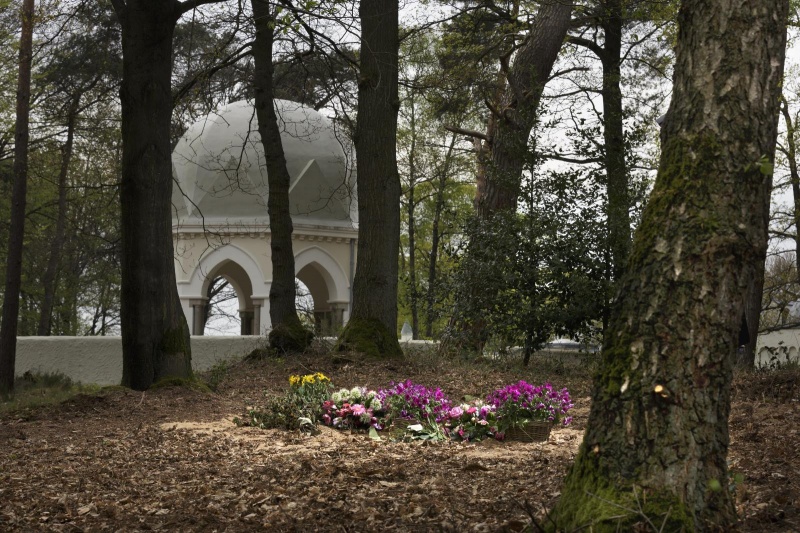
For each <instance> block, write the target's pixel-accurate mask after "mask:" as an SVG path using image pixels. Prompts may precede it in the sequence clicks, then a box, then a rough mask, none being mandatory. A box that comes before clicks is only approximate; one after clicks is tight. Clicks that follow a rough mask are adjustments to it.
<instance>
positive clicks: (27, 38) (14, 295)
mask: <svg viewBox="0 0 800 533" xmlns="http://www.w3.org/2000/svg"><path fill="white" fill-rule="evenodd" d="M20 16H21V18H22V34H21V36H20V43H19V77H18V78H17V117H16V122H15V125H14V186H13V188H12V192H11V225H10V228H9V236H8V255H7V257H6V283H5V291H4V292H3V317H2V323H0V397H7V396H10V395H11V394H12V393H13V392H14V367H15V364H16V358H17V322H18V319H19V293H20V287H21V284H22V246H23V238H24V235H25V200H26V196H27V190H28V139H29V137H30V131H29V129H28V117H29V115H30V107H31V61H32V58H33V53H32V52H33V16H34V4H33V0H23V2H22V10H21V12H20Z"/></svg>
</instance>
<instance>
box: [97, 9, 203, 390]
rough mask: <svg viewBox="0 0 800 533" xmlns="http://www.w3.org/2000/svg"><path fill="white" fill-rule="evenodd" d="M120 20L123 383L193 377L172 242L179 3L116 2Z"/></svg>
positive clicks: (144, 386)
mask: <svg viewBox="0 0 800 533" xmlns="http://www.w3.org/2000/svg"><path fill="white" fill-rule="evenodd" d="M113 4H114V8H115V10H116V11H117V16H118V18H119V20H120V23H121V25H122V52H123V60H122V87H121V89H120V100H121V103H122V184H121V189H120V203H121V210H122V218H121V222H122V226H121V228H122V286H121V309H120V312H121V324H122V360H123V365H122V384H123V385H124V386H127V387H131V388H133V389H136V390H145V389H148V388H149V387H150V386H151V385H152V384H153V383H154V382H156V381H158V380H160V379H162V378H165V377H183V378H186V377H189V376H191V374H192V367H191V346H190V344H189V327H188V325H187V323H186V318H185V317H184V316H183V310H182V309H181V305H180V300H179V298H178V290H177V285H176V283H175V267H174V264H173V261H174V259H173V257H174V250H173V243H172V214H171V202H170V198H171V197H172V193H171V191H172V159H171V150H170V137H169V132H170V117H171V115H172V94H171V87H170V81H171V75H172V35H173V32H174V29H175V24H176V22H177V20H178V18H179V17H180V15H181V10H182V8H183V7H184V6H182V5H181V3H180V2H176V1H174V0H127V1H125V2H123V1H122V0H114V2H113Z"/></svg>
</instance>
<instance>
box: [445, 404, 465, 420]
mask: <svg viewBox="0 0 800 533" xmlns="http://www.w3.org/2000/svg"><path fill="white" fill-rule="evenodd" d="M448 414H449V415H450V418H459V417H460V416H461V415H463V414H464V410H463V409H461V408H460V407H458V406H456V407H453V408H452V409H450V412H449V413H448Z"/></svg>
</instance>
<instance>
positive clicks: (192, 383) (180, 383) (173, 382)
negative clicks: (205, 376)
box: [150, 377, 211, 392]
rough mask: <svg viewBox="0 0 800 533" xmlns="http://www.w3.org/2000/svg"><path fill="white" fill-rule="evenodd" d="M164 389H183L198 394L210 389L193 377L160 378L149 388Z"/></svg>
mask: <svg viewBox="0 0 800 533" xmlns="http://www.w3.org/2000/svg"><path fill="white" fill-rule="evenodd" d="M165 387H183V388H185V389H191V390H196V391H199V392H211V389H210V388H209V387H208V385H206V384H205V383H204V382H202V381H200V380H199V379H197V378H195V377H191V378H176V377H166V378H162V379H160V380H158V381H156V382H155V383H153V386H152V387H150V389H151V390H155V389H163V388H165Z"/></svg>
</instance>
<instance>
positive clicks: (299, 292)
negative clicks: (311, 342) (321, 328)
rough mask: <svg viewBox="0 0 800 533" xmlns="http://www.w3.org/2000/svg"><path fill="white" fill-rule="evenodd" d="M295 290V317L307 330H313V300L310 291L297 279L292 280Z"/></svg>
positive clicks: (314, 326)
mask: <svg viewBox="0 0 800 533" xmlns="http://www.w3.org/2000/svg"><path fill="white" fill-rule="evenodd" d="M294 288H295V299H294V300H295V307H296V308H297V316H298V317H299V318H300V322H302V323H303V326H304V327H306V328H308V329H315V328H316V325H315V320H314V298H313V297H312V296H311V290H309V288H308V286H307V285H306V284H305V283H303V282H302V281H301V280H300V279H299V278H294Z"/></svg>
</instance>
